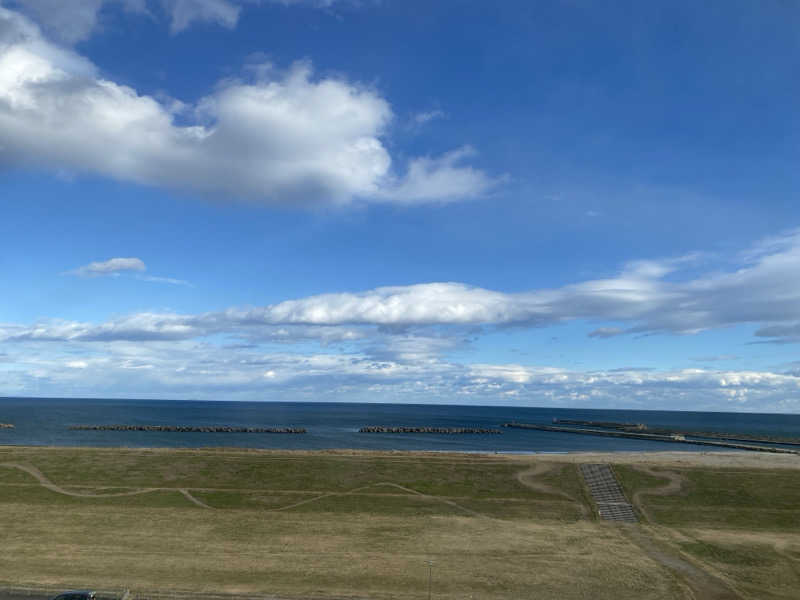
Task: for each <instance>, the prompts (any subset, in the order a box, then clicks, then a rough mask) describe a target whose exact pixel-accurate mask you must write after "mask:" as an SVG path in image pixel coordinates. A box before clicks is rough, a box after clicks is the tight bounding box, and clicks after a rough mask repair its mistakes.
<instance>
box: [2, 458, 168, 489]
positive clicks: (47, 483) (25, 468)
mask: <svg viewBox="0 0 800 600" xmlns="http://www.w3.org/2000/svg"><path fill="white" fill-rule="evenodd" d="M0 467H7V468H10V469H19V470H20V471H25V472H26V473H28V474H29V475H32V476H33V477H35V478H36V480H37V481H38V482H39V483H40V484H41V485H42V487H45V488H47V489H48V490H50V491H53V492H56V493H58V494H64V495H65V496H73V497H76V498H119V497H121V496H136V495H138V494H147V493H149V492H155V491H156V490H159V489H165V488H141V489H138V490H132V491H130V492H113V493H111V494H93V493H90V492H73V491H70V490H65V489H64V488H62V487H60V486H58V485H56V484H55V483H53V482H52V481H50V480H49V479H48V478H47V477H45V476H44V474H43V473H42V472H41V471H40V470H39V469H37V468H36V467H33V466H30V465H21V464H17V463H0Z"/></svg>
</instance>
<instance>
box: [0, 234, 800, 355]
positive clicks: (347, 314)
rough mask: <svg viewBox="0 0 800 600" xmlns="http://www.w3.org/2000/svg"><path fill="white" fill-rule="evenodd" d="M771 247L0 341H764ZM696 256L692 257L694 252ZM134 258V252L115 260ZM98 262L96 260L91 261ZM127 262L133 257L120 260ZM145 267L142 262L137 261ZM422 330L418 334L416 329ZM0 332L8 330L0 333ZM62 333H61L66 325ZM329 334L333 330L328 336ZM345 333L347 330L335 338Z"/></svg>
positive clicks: (786, 284) (781, 280) (787, 254)
mask: <svg viewBox="0 0 800 600" xmlns="http://www.w3.org/2000/svg"><path fill="white" fill-rule="evenodd" d="M783 241H784V243H783V245H781V246H780V247H776V248H775V249H774V250H773V251H772V253H771V254H769V253H762V254H760V255H759V256H758V257H757V258H755V259H751V258H746V259H740V260H743V261H744V263H743V264H742V263H739V264H735V265H733V266H732V268H731V269H730V270H729V271H727V272H723V271H720V270H718V269H714V270H711V271H709V272H707V273H701V274H699V275H698V274H696V273H694V271H693V274H694V276H693V277H691V278H687V279H685V280H680V275H681V271H680V269H681V267H683V266H686V265H690V266H693V267H694V266H696V265H693V263H692V262H691V261H689V260H687V259H685V258H679V259H669V260H664V261H653V260H647V261H643V260H639V261H633V262H630V263H628V264H626V265H624V266H623V268H622V269H621V270H620V272H619V274H618V275H616V276H613V277H608V278H605V279H595V280H588V281H584V282H579V283H575V284H571V285H566V286H564V287H561V288H556V289H541V290H531V291H528V292H518V293H505V292H500V291H494V290H488V289H484V288H479V287H474V286H469V285H465V284H462V283H452V282H449V283H448V282H445V283H424V284H416V285H408V286H390V287H380V288H375V289H372V290H367V291H364V292H359V293H331V294H321V295H317V296H309V297H306V298H301V299H297V300H286V301H284V302H279V303H277V304H272V305H269V306H263V307H252V308H231V309H228V310H225V311H221V312H209V313H203V314H198V315H179V314H155V313H140V314H137V315H132V316H128V317H124V318H121V319H115V320H113V321H108V322H106V323H103V324H100V325H94V324H84V323H64V322H54V323H49V322H44V323H41V324H38V325H36V326H31V327H24V326H21V325H15V326H8V327H5V328H4V327H2V326H0V339H1V338H2V337H12V338H15V339H16V338H19V339H25V338H27V337H30V336H34V337H38V338H40V339H43V338H47V339H59V337H60V336H62V335H66V338H65V339H103V340H109V339H127V338H126V337H125V336H134V337H137V336H139V335H140V334H142V335H145V336H156V337H158V336H161V335H166V336H167V337H170V338H176V337H181V338H185V337H198V336H204V335H211V334H215V333H229V334H235V335H239V336H245V337H247V336H251V335H254V336H266V337H269V338H275V337H276V336H278V333H277V332H279V331H285V332H286V336H285V338H286V339H292V337H293V335H294V334H293V332H294V331H301V332H302V335H300V338H302V339H307V338H308V336H309V332H316V333H311V334H310V335H311V337H312V338H314V337H316V336H317V335H318V334H319V335H322V334H321V333H320V332H322V331H325V332H327V333H326V335H330V332H331V331H336V330H339V329H340V328H341V330H342V331H347V335H349V336H351V337H350V339H364V338H367V337H371V336H375V335H376V333H375V332H378V333H380V334H381V335H383V334H385V333H391V334H393V335H398V334H404V330H405V329H409V328H410V329H411V331H410V335H414V336H418V337H423V338H430V339H435V337H436V336H434V335H431V332H434V333H435V332H436V331H437V328H444V331H443V333H442V334H441V335H442V336H444V337H448V336H449V337H452V336H456V337H457V338H460V337H463V336H464V332H465V331H466V330H468V329H470V328H474V327H506V326H516V327H543V326H547V325H552V324H556V323H561V322H564V321H571V320H591V321H603V322H613V323H615V324H614V325H613V326H608V325H604V326H602V327H600V328H596V329H594V330H593V331H591V333H589V335H590V336H592V337H600V338H603V337H611V336H615V335H623V334H625V333H659V332H663V333H678V334H691V333H696V332H699V331H703V330H706V329H713V328H719V327H728V326H731V325H738V324H743V323H756V324H761V325H763V326H762V327H761V328H760V329H759V330H758V331H757V332H756V335H757V336H759V337H766V338H769V339H775V338H778V339H783V340H795V339H797V338H800V279H798V278H797V277H796V274H797V273H798V271H800V231H792V232H789V233H787V234H785V235H784V236H783ZM693 256H695V255H693ZM114 260H138V259H114ZM93 265H94V266H93ZM116 265H117V263H114V262H113V261H109V263H92V265H87V266H86V267H82V269H87V270H90V271H92V272H100V273H104V272H114V270H115V268H117V266H116ZM125 266H128V267H130V266H131V265H130V264H127V263H125ZM141 266H142V267H143V265H141ZM421 331H422V332H427V333H420V332H421ZM3 332H5V334H4V333H3ZM64 332H66V333H64ZM334 337H335V336H334ZM340 339H345V338H340Z"/></svg>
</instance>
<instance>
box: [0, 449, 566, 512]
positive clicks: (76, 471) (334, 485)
mask: <svg viewBox="0 0 800 600" xmlns="http://www.w3.org/2000/svg"><path fill="white" fill-rule="evenodd" d="M0 462H20V463H31V464H34V465H36V467H37V468H38V469H39V470H40V471H42V473H44V474H45V475H46V476H47V477H48V478H50V479H51V480H52V481H54V482H56V483H58V484H59V485H62V486H68V485H98V484H99V483H101V484H102V485H108V486H115V487H192V488H216V489H225V488H228V489H237V490H243V489H251V490H297V491H336V492H347V491H350V490H352V489H353V488H358V487H362V486H367V485H373V484H376V483H380V482H392V483H396V484H399V485H402V486H405V487H409V488H412V489H415V490H417V491H419V492H422V493H424V494H430V495H436V496H440V495H446V496H462V497H476V498H528V499H544V500H558V499H559V498H558V497H557V496H556V497H553V496H552V495H549V494H542V493H540V492H537V491H534V490H531V489H528V488H526V487H525V486H523V485H522V484H520V483H519V482H517V481H516V480H515V478H514V474H515V473H516V472H517V471H519V470H520V466H519V465H515V464H513V463H510V462H509V461H505V460H492V459H481V458H478V457H474V458H461V457H457V458H452V457H451V458H450V459H449V460H448V459H447V458H442V457H425V458H409V457H403V456H399V457H370V456H335V455H331V456H320V455H296V456H291V455H280V454H258V453H219V452H217V453H215V452H208V453H203V452H201V451H192V452H177V453H168V452H163V451H156V452H153V451H147V450H123V449H115V450H113V451H108V450H102V449H92V450H87V449H60V450H59V452H52V451H47V450H46V449H20V450H18V449H13V450H10V451H6V452H2V453H0ZM3 471H12V472H14V470H11V469H3V468H0V473H1V472H3ZM20 475H22V476H23V477H26V476H25V474H22V473H19V472H18V471H17V472H15V473H14V474H13V477H14V478H15V481H20V480H21V479H20V477H19V476H20ZM550 482H551V483H552V484H553V485H556V486H559V487H560V486H563V489H564V491H567V492H568V493H573V494H577V492H576V490H579V489H580V481H579V479H578V476H577V472H576V471H575V469H574V467H572V466H571V465H570V466H569V468H567V469H564V470H563V476H555V477H552V478H551V481H550Z"/></svg>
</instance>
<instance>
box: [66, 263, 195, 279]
mask: <svg viewBox="0 0 800 600" xmlns="http://www.w3.org/2000/svg"><path fill="white" fill-rule="evenodd" d="M145 271H147V266H146V265H145V264H144V261H143V260H142V259H141V258H136V257H131V258H110V259H108V260H103V261H94V262H90V263H89V264H87V265H83V266H82V267H78V268H76V269H72V270H69V271H65V272H64V273H62V274H63V275H74V276H77V277H119V276H120V275H122V274H133V276H134V277H135V278H136V279H139V280H141V281H150V282H153V283H167V284H171V285H186V286H191V285H192V284H191V283H189V282H188V281H185V280H183V279H175V278H173V277H158V276H156V275H147V274H144V272H145Z"/></svg>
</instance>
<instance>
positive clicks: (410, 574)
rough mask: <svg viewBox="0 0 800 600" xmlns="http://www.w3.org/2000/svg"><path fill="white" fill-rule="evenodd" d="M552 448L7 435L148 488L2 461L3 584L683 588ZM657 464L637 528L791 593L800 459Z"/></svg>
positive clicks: (482, 591)
mask: <svg viewBox="0 0 800 600" xmlns="http://www.w3.org/2000/svg"><path fill="white" fill-rule="evenodd" d="M648 456H652V455H648ZM561 458H562V457H521V456H520V457H517V456H495V455H465V454H440V453H368V452H279V451H247V450H219V449H208V450H206V449H193V450H152V449H151V450H147V449H99V448H23V447H0V463H14V464H26V465H29V466H34V467H36V468H38V469H39V470H40V471H41V472H42V473H43V474H44V475H45V477H47V478H48V479H49V480H50V481H51V482H52V483H53V484H55V485H57V486H60V487H61V488H62V489H63V490H65V491H67V492H77V493H80V494H86V493H96V494H112V493H126V492H132V491H136V490H142V489H147V491H146V492H145V493H140V494H136V495H128V496H116V497H96V498H93V497H88V498H87V497H74V496H69V495H65V494H63V493H59V492H57V491H53V490H50V489H47V488H45V487H43V486H41V485H40V484H39V483H38V482H37V481H36V480H35V479H34V478H33V476H32V475H30V474H29V473H26V472H23V471H20V470H19V469H16V468H0V530H2V531H3V544H0V585H5V586H33V587H47V588H50V589H53V590H55V589H58V588H71V587H85V586H87V585H89V586H92V587H96V588H99V589H106V590H120V589H123V588H130V589H132V590H134V592H135V595H137V596H138V597H140V598H148V597H155V594H156V593H158V592H160V593H162V594H167V595H168V594H169V593H170V592H172V593H178V592H186V593H191V592H196V593H216V594H263V595H277V596H280V597H286V598H298V599H299V598H333V597H336V598H342V597H347V598H355V597H362V598H363V597H369V598H400V599H406V598H408V599H409V600H410V599H411V598H421V597H424V596H426V595H427V566H426V563H425V561H426V560H431V559H432V560H433V561H434V572H433V573H434V578H433V582H434V586H433V594H434V596H435V597H437V598H448V599H450V598H452V599H453V600H455V599H456V598H461V599H463V598H474V599H478V598H486V599H492V598H498V599H506V598H508V599H511V598H522V597H526V598H527V597H536V598H543V599H554V600H555V599H561V598H565V599H568V600H569V599H572V598H575V599H578V598H597V599H602V598H614V600H626V599H627V598H631V599H632V598H637V599H639V598H642V599H648V598H652V599H657V598H664V599H667V598H670V599H672V598H689V597H690V596H689V595H688V592H687V590H686V587H685V585H684V584H683V583H682V582H681V581H680V580H679V578H676V576H675V575H674V574H673V573H672V572H671V571H670V570H669V569H667V568H665V567H664V566H663V565H661V564H659V563H657V562H654V560H653V559H651V558H648V556H647V554H646V553H643V552H642V551H641V548H639V547H638V546H637V545H636V543H635V540H633V539H632V538H631V537H630V536H629V535H626V533H625V529H624V528H621V527H619V526H617V525H614V524H610V523H605V522H599V521H596V520H594V517H589V518H586V517H582V516H581V512H582V506H583V508H584V509H586V508H588V503H587V497H586V490H585V489H584V486H583V484H582V480H581V479H580V476H579V472H578V469H577V464H578V463H579V462H580V460H573V458H577V459H579V458H580V457H570V456H565V457H563V460H561ZM611 458H612V459H613V457H611ZM559 460H561V462H558V461H559ZM648 460H650V459H648ZM630 461H631V457H620V463H619V464H614V469H615V471H616V472H617V474H618V476H619V478H620V480H621V482H622V484H623V486H624V488H625V492H626V495H627V496H628V497H629V498H632V497H633V495H634V494H635V493H636V492H637V491H643V490H645V489H647V488H657V487H659V486H661V485H663V484H664V483H666V480H665V479H662V478H659V477H651V476H650V475H647V474H644V473H641V472H640V471H637V470H635V469H633V468H631V467H630V465H629V464H624V463H630ZM586 462H597V459H595V458H591V459H589V460H587V461H586ZM762 462H763V464H764V465H769V464H770V462H769V461H768V460H767V458H765V459H764V460H763V461H762ZM541 463H545V464H546V465H548V466H549V467H550V470H548V471H546V472H544V473H542V474H540V475H538V476H536V477H535V482H536V483H537V485H539V486H540V487H539V488H538V489H531V488H530V487H526V486H525V485H523V484H522V483H521V482H520V481H519V479H518V478H517V476H518V475H519V474H520V473H522V472H524V471H526V470H529V469H530V468H531V467H532V466H534V465H537V464H541ZM649 464H650V465H651V466H655V468H656V469H658V468H659V467H658V466H656V465H653V463H652V461H650V462H649ZM668 470H669V471H672V472H678V473H680V474H681V475H683V476H684V477H685V481H686V483H685V485H684V487H683V489H682V490H681V491H680V493H679V494H677V495H673V496H651V495H642V496H641V501H642V502H643V503H644V505H645V507H646V508H647V512H648V514H650V515H652V517H653V522H651V523H649V524H646V525H644V526H641V527H642V528H643V530H644V531H646V532H647V534H648V535H652V536H653V537H654V538H656V539H657V540H658V542H659V544H660V545H661V546H663V547H664V548H666V549H668V551H671V552H674V553H675V554H676V555H680V556H683V557H684V558H685V559H687V560H690V561H691V562H694V563H695V564H697V565H698V566H700V567H701V568H703V569H706V570H709V571H710V572H713V573H715V574H716V575H717V576H719V577H722V578H723V579H724V580H726V581H727V582H728V583H729V584H730V585H731V586H732V587H733V588H734V589H736V590H737V592H738V593H739V594H740V595H741V597H742V598H744V599H748V598H751V599H753V600H755V599H759V600H762V599H770V600H772V599H774V600H778V599H782V598H785V599H789V598H795V597H796V590H797V589H800V580H798V577H800V575H798V574H800V527H799V525H800V524H798V520H800V512H799V511H798V510H797V508H796V507H797V506H800V470H798V469H786V468H784V469H772V468H756V467H751V468H746V469H744V468H741V467H739V468H735V469H734V468H725V467H716V466H715V467H691V466H686V465H683V466H674V465H670V466H669V467H668ZM547 486H550V489H549V490H548V487H547ZM182 489H183V490H188V492H189V493H190V494H191V496H192V497H193V498H195V499H196V500H199V501H200V502H203V503H206V504H208V505H209V506H211V507H214V508H213V510H209V509H207V508H202V507H201V506H198V505H196V504H193V503H192V502H191V499H190V498H187V496H185V495H184V494H183V493H182V492H181V490H182ZM565 495H566V496H569V497H571V498H572V499H573V500H570V498H568V497H566V496H565ZM636 527H640V526H636Z"/></svg>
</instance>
